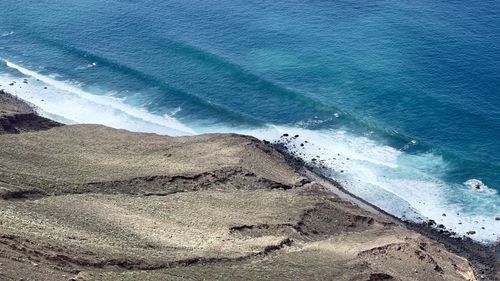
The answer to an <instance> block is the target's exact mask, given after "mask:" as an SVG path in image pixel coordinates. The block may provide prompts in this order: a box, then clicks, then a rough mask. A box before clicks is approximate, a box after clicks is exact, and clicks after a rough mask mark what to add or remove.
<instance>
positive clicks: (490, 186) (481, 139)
mask: <svg viewBox="0 0 500 281" xmlns="http://www.w3.org/2000/svg"><path fill="white" fill-rule="evenodd" d="M32 2H33V1H25V0H16V1H13V0H3V1H2V4H1V8H2V11H3V14H2V17H0V58H2V63H0V85H2V86H0V88H4V89H6V90H8V91H10V92H12V93H15V94H17V95H19V96H20V97H22V98H25V99H27V100H29V101H31V102H32V103H34V104H36V105H37V106H38V107H40V110H41V111H42V113H43V114H45V115H47V116H50V117H52V118H56V119H58V120H61V121H64V122H66V123H101V124H106V125H109V126H113V127H117V128H126V129H130V130H135V131H146V132H156V133H161V134H172V135H183V134H195V133H204V132H239V133H248V134H252V135H255V136H257V137H260V138H262V139H267V140H276V139H279V137H280V136H281V134H283V133H289V134H291V135H295V134H299V136H300V137H299V138H298V139H296V140H294V141H292V143H291V144H290V149H292V150H294V151H296V152H297V153H300V155H301V156H302V157H303V158H304V160H306V161H311V159H312V158H313V157H315V156H320V158H321V159H324V160H325V161H326V162H325V164H326V165H327V167H328V170H327V171H325V173H326V174H327V175H329V176H332V177H334V178H336V179H338V180H339V181H341V182H342V183H343V184H344V185H345V186H346V187H347V188H348V189H349V190H351V191H352V192H354V193H356V194H358V195H359V196H361V197H363V198H365V199H367V200H368V201H371V202H373V203H375V204H377V205H379V206H380V207H382V208H384V209H386V210H388V211H390V212H392V213H394V214H396V215H398V216H400V217H405V218H408V219H413V220H420V219H426V218H432V219H434V220H436V221H437V222H438V223H444V224H445V225H446V226H447V227H449V228H450V229H452V230H455V231H457V232H459V233H460V234H464V233H465V232H466V231H468V230H475V231H476V232H477V234H475V235H473V236H472V238H474V239H477V240H481V241H494V240H497V239H498V237H499V233H500V222H499V221H495V217H496V216H499V215H500V206H499V203H500V197H499V195H498V190H499V189H500V93H499V89H500V3H499V2H498V1H481V2H478V3H462V2H451V1H446V2H444V3H435V1H374V2H370V3H363V2H359V1H353V2H351V1H279V2H277V3H273V2H270V1H254V0H251V1H248V0H247V1H148V0H128V1H97V0H87V1H76V0H67V1H37V3H32ZM55 2H57V3H55ZM23 79H28V80H27V81H28V83H27V84H26V83H23ZM12 81H17V82H16V84H14V85H13V86H11V85H9V84H10V83H11V82H12ZM45 87H47V89H45ZM305 141H307V143H304V142H305ZM300 143H304V144H305V145H304V147H301V146H300ZM293 145H295V148H294V147H293ZM348 158H349V160H347V159H348ZM476 187H479V189H477V188H476ZM443 213H446V214H447V215H446V217H444V216H442V214H443ZM481 227H485V229H482V228H481Z"/></svg>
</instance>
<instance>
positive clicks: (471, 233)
mask: <svg viewBox="0 0 500 281" xmlns="http://www.w3.org/2000/svg"><path fill="white" fill-rule="evenodd" d="M466 234H467V235H474V234H476V232H475V231H474V230H470V231H467V232H466Z"/></svg>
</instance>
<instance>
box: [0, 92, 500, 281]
mask: <svg viewBox="0 0 500 281" xmlns="http://www.w3.org/2000/svg"><path fill="white" fill-rule="evenodd" d="M2 95H6V93H0V96H2ZM0 101H2V100H1V99H0ZM21 104H22V102H21ZM32 110H33V109H32ZM34 111H35V110H33V112H31V113H30V114H34ZM17 113H19V112H14V115H15V114H17ZM25 113H26V112H22V114H25ZM30 116H31V117H32V118H35V117H34V116H38V115H36V114H35V115H30ZM40 118H43V117H40ZM47 120H48V119H46V118H44V122H47ZM24 123H26V122H24V121H23V122H21V123H20V124H24ZM29 124H33V122H29ZM44 124H45V123H44ZM60 126H61V124H59V123H57V122H54V123H50V122H49V123H48V125H47V126H40V128H39V129H41V130H48V129H51V128H56V127H60ZM14 127H15V126H14ZM62 127H64V126H62ZM31 129H32V126H20V128H17V129H16V130H17V131H11V132H7V133H14V134H17V133H22V132H25V131H32V130H31ZM0 134H1V132H0ZM200 137H207V136H200ZM241 137H242V138H252V137H247V136H241ZM257 145H258V144H257ZM263 145H264V146H263V148H262V149H264V151H266V149H269V148H266V145H267V146H269V147H273V148H275V149H277V151H279V152H281V154H282V155H284V157H285V159H286V162H287V163H288V164H289V165H290V167H292V169H293V170H294V171H295V172H297V173H298V174H300V175H302V176H304V177H305V178H307V179H308V180H307V182H306V183H305V184H304V183H302V184H297V183H296V184H295V185H297V186H301V187H304V186H307V184H308V183H317V184H319V185H320V186H321V187H322V188H321V189H320V190H316V189H313V191H310V192H312V193H319V194H322V193H323V192H328V193H331V195H334V197H335V198H340V200H341V201H346V202H350V203H352V204H354V205H356V206H357V207H359V208H361V209H363V210H364V211H368V212H369V213H371V214H372V215H373V216H375V217H377V218H379V219H380V220H381V221H383V222H384V223H388V224H397V225H400V226H404V227H405V228H408V229H410V230H413V231H416V232H418V233H420V234H422V235H424V236H426V237H428V238H430V239H431V240H433V241H436V242H438V243H440V244H443V245H444V246H445V247H446V249H447V250H449V251H450V252H453V253H455V254H457V255H459V256H462V257H465V258H467V259H468V260H469V262H470V263H471V265H472V267H473V268H474V271H475V275H476V278H477V279H478V280H494V279H495V274H496V272H497V271H498V266H499V264H498V261H497V260H496V257H495V254H494V247H496V245H491V246H490V247H488V246H484V245H481V244H480V243H477V242H475V241H473V240H471V239H462V238H453V237H452V236H451V234H450V233H449V232H447V231H446V230H444V229H436V228H433V227H432V226H431V225H430V224H417V223H411V222H407V221H402V220H400V219H398V218H396V217H394V216H392V215H390V214H388V213H386V212H384V211H383V210H381V209H379V208H378V207H377V206H374V205H372V204H370V203H368V202H366V201H364V200H363V199H361V198H359V197H356V196H355V195H353V194H351V193H349V192H348V191H346V190H345V189H343V188H342V186H340V185H339V184H338V183H337V182H335V181H334V180H332V179H329V178H325V177H323V176H321V174H320V173H318V172H317V171H315V167H311V166H307V165H305V164H304V163H301V162H300V161H297V159H294V158H293V155H291V154H289V153H287V152H286V151H285V150H284V149H283V147H280V146H279V145H271V144H265V143H264V144H263ZM259 149H260V148H259ZM270 153H271V154H272V152H270ZM1 182H3V180H2V181H1ZM4 183H5V182H4ZM6 184H8V183H6ZM280 188H282V189H284V190H286V189H287V188H288V187H287V186H286V187H280ZM79 192H80V191H79ZM85 192H88V191H85ZM304 192H306V193H307V192H309V191H304ZM148 194H149V195H148V196H157V195H159V196H164V195H165V194H158V193H154V192H153V193H148ZM169 194H170V193H169ZM0 195H1V194H0ZM331 195H329V196H331ZM20 196H21V198H22V197H23V196H24V195H23V194H20ZM28 196H29V195H28ZM5 198H6V197H5ZM28 198H29V197H28ZM33 198H36V197H33ZM0 200H1V199H0ZM243 228H245V227H243ZM287 243H289V242H284V244H287ZM284 244H283V245H284ZM280 245H281V244H280ZM280 247H281V246H280ZM370 280H372V279H370ZM373 280H377V279H373Z"/></svg>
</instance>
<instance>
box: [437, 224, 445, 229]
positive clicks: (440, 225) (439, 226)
mask: <svg viewBox="0 0 500 281" xmlns="http://www.w3.org/2000/svg"><path fill="white" fill-rule="evenodd" d="M436 227H437V228H444V225H443V224H438V225H437V226H436Z"/></svg>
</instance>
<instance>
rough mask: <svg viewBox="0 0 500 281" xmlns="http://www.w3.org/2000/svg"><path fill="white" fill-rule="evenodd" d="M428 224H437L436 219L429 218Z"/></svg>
mask: <svg viewBox="0 0 500 281" xmlns="http://www.w3.org/2000/svg"><path fill="white" fill-rule="evenodd" d="M427 225H429V226H433V225H436V221H435V220H429V221H428V222H427Z"/></svg>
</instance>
